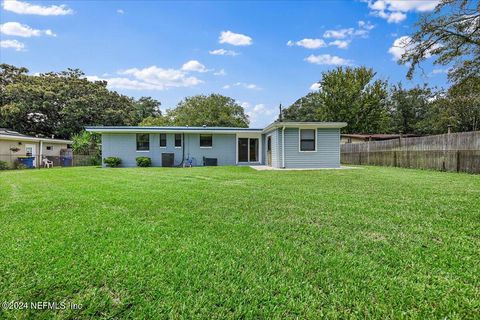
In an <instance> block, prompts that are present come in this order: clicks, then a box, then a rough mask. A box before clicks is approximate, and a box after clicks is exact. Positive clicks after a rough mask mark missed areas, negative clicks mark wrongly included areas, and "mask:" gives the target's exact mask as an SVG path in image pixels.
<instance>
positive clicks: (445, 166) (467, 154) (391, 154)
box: [341, 131, 480, 173]
mask: <svg viewBox="0 0 480 320" xmlns="http://www.w3.org/2000/svg"><path fill="white" fill-rule="evenodd" d="M341 162H342V163H344V164H365V165H378V166H393V167H402V168H419V169H433V170H442V171H455V172H469V173H480V131H472V132H460V133H450V134H442V135H435V136H426V137H416V138H400V139H395V140H386V141H370V142H365V143H349V144H343V145H342V146H341Z"/></svg>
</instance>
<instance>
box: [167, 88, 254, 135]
mask: <svg viewBox="0 0 480 320" xmlns="http://www.w3.org/2000/svg"><path fill="white" fill-rule="evenodd" d="M167 117H168V118H169V119H170V122H171V123H173V124H174V125H177V126H187V125H188V126H203V125H206V126H209V127H242V128H245V127H248V123H249V121H248V116H247V115H246V114H245V110H244V109H243V108H242V106H240V105H239V104H238V103H236V102H235V100H234V99H232V98H230V97H225V96H222V95H220V94H210V95H209V96H205V95H197V96H193V97H188V98H185V99H184V100H182V101H180V102H179V103H178V104H177V106H176V108H175V109H171V110H168V111H167Z"/></svg>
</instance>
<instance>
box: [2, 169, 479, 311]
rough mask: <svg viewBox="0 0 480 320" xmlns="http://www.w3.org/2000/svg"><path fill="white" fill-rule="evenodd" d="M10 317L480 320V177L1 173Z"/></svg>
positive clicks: (384, 172) (363, 172) (400, 172)
mask: <svg viewBox="0 0 480 320" xmlns="http://www.w3.org/2000/svg"><path fill="white" fill-rule="evenodd" d="M0 199H1V201H0V222H1V223H0V302H1V301H20V302H33V301H50V302H72V303H77V304H81V309H80V310H56V311H52V310H43V311H38V310H37V311H35V310H31V309H29V310H17V311H13V310H5V309H0V318H2V319H3V318H31V317H39V318H45V319H50V318H52V317H57V318H89V317H103V318H127V317H130V318H152V319H154V318H165V317H172V318H208V319H211V318H264V319H271V318H311V319H318V318H320V317H325V318H343V319H345V318H377V319H386V318H418V319H426V318H437V319H440V318H441V319H468V318H471V319H473V318H475V317H478V316H479V314H480V280H479V274H480V176H474V175H467V174H454V173H442V172H432V171H419V170H406V169H397V168H381V167H365V168H363V169H357V170H324V171H286V172H281V171H262V172H258V171H254V170H252V169H250V168H248V167H216V168H192V169H166V168H145V169H140V168H131V169H101V168H92V167H83V168H68V169H51V170H23V171H7V172H0Z"/></svg>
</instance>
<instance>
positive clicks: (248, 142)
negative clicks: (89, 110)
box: [86, 122, 347, 168]
mask: <svg viewBox="0 0 480 320" xmlns="http://www.w3.org/2000/svg"><path fill="white" fill-rule="evenodd" d="M346 125H347V124H346V123H343V122H274V123H272V124H270V125H269V126H267V127H266V128H263V129H254V128H231V127H207V126H203V127H188V126H186V127H128V126H120V127H118V126H100V127H98V126H97V127H86V130H87V131H90V132H97V133H100V134H101V135H102V158H106V157H119V158H120V159H121V160H122V166H125V167H133V166H136V158H137V157H140V156H146V157H149V158H151V160H152V165H153V166H182V165H185V164H191V165H193V166H203V165H219V166H226V165H267V166H271V167H274V168H336V167H340V129H341V128H343V127H345V126H346Z"/></svg>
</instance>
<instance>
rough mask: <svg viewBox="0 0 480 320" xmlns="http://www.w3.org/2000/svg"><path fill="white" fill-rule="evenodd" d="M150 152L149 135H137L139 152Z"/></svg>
mask: <svg viewBox="0 0 480 320" xmlns="http://www.w3.org/2000/svg"><path fill="white" fill-rule="evenodd" d="M148 150H150V135H149V134H148V133H137V151H148Z"/></svg>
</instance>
